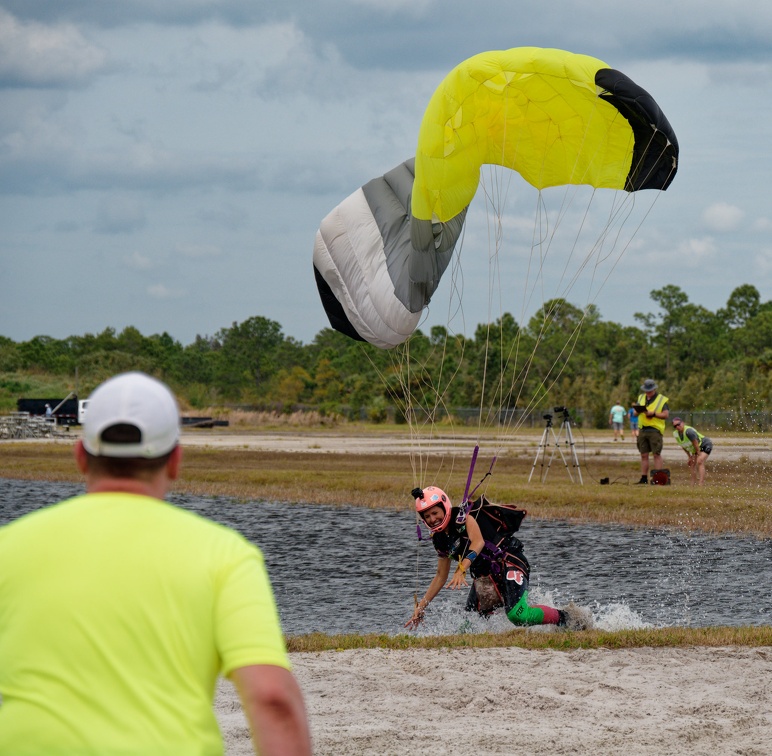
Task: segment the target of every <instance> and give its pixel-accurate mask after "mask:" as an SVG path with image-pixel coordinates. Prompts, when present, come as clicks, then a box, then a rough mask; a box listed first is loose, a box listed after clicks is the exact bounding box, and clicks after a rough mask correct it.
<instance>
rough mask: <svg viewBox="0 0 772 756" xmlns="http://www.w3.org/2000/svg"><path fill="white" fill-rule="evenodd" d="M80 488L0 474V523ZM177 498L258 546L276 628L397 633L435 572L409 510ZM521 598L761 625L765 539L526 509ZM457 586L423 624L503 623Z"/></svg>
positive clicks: (698, 622)
mask: <svg viewBox="0 0 772 756" xmlns="http://www.w3.org/2000/svg"><path fill="white" fill-rule="evenodd" d="M82 492H83V487H82V486H80V485H76V484H65V483H48V482H39V481H15V480H0V525H2V524H5V523H7V522H10V521H11V520H13V519H15V518H17V517H20V516H21V515H23V514H25V513H26V512H29V511H32V510H34V509H37V508H39V507H44V506H48V505H49V504H52V503H55V502H56V501H59V500H61V499H64V498H68V497H70V496H74V495H77V494H79V493H82ZM169 500H170V501H172V502H174V503H175V504H177V505H179V506H181V507H184V508H186V509H190V510H192V511H195V512H198V513H199V514H201V515H203V516H205V517H208V518H210V519H212V520H215V521H217V522H220V523H223V524H225V525H229V526H231V527H233V528H235V529H236V530H238V531H240V532H241V533H242V534H243V535H244V536H245V537H246V538H248V539H249V540H250V541H252V542H253V543H255V544H257V545H258V546H259V547H260V548H261V549H262V551H263V554H264V555H265V560H266V564H267V566H268V571H269V573H270V576H271V582H272V583H273V586H274V591H275V594H276V601H277V603H278V606H279V612H280V615H281V619H282V625H283V627H284V631H285V633H287V634H288V635H298V634H302V633H309V632H315V631H319V632H323V633H329V634H335V633H385V634H396V633H400V632H404V631H403V623H404V622H405V621H406V620H407V618H408V617H409V616H410V615H411V614H412V607H413V596H414V594H415V593H416V592H417V593H418V596H419V598H420V597H421V596H422V595H423V593H424V591H425V590H426V587H427V585H428V584H429V582H430V580H431V578H432V577H433V575H434V569H435V566H436V557H435V552H434V549H433V548H432V546H431V543H429V542H428V541H421V542H419V541H418V540H417V539H416V530H415V516H414V514H413V513H412V512H411V511H410V510H409V509H408V508H407V506H406V508H405V510H404V511H385V510H370V509H361V508H356V507H348V506H346V507H331V506H321V505H302V504H278V503H275V502H266V501H249V502H240V501H235V500H233V499H229V498H225V497H198V496H189V495H179V494H178V495H171V496H170V497H169ZM519 535H520V538H521V540H522V541H523V543H524V544H525V552H526V555H527V556H528V559H529V561H530V562H531V568H532V573H531V601H532V603H550V604H552V605H553V606H563V605H565V604H566V603H568V602H569V601H572V600H573V601H575V602H576V603H578V604H581V605H583V606H586V607H588V608H590V609H591V610H592V612H593V615H594V617H595V621H596V625H597V626H598V627H601V628H603V629H607V630H618V629H624V628H641V627H659V626H667V625H671V626H686V627H703V626H708V625H732V626H739V625H768V624H770V622H771V621H772V616H771V613H772V541H770V540H769V539H758V540H757V539H753V538H744V537H738V536H731V535H722V536H708V535H695V534H685V533H681V532H677V531H670V530H668V531H664V530H652V529H635V528H628V527H622V526H614V525H576V524H572V523H566V522H556V521H548V520H538V519H534V518H532V517H528V518H526V520H525V521H524V523H523V526H522V528H521V529H520V534H519ZM465 595H466V594H465V592H463V593H462V592H456V591H443V593H442V594H441V595H440V596H438V597H437V598H436V599H435V600H434V602H432V605H431V607H430V609H429V611H428V612H427V621H426V623H425V625H424V626H423V628H422V629H421V631H420V632H421V633H422V634H439V633H451V632H457V631H459V630H461V629H463V630H465V631H468V632H476V631H483V630H492V631H499V630H501V631H503V630H508V629H511V627H512V625H511V624H510V623H509V622H508V621H507V619H506V617H505V616H504V615H503V614H502V613H501V612H498V613H497V615H495V616H494V617H492V618H491V619H490V620H483V619H481V618H478V617H476V616H474V615H470V614H468V613H466V612H464V611H463V605H464V599H465Z"/></svg>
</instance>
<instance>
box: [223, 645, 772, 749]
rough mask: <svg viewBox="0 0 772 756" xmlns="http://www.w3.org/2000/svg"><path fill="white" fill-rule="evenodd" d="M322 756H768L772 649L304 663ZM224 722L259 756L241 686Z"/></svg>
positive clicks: (407, 654) (226, 730)
mask: <svg viewBox="0 0 772 756" xmlns="http://www.w3.org/2000/svg"><path fill="white" fill-rule="evenodd" d="M292 662H293V665H294V671H295V674H296V676H297V678H298V680H299V682H300V685H301V687H302V688H303V691H304V695H305V698H306V706H307V708H308V715H309V719H310V722H311V732H312V737H313V741H314V748H315V751H314V752H315V753H316V754H319V755H320V756H321V755H324V754H329V755H330V756H332V755H333V754H334V755H335V756H345V755H346V754H351V755H352V756H353V755H354V754H356V755H357V756H367V755H368V754H372V755H373V756H375V755H376V754H378V756H382V755H389V756H391V755H394V756H398V755H400V754H405V755H406V756H407V755H408V754H410V755H411V756H421V755H426V756H430V755H434V754H436V755H437V756H445V755H446V754H448V753H453V754H459V755H461V756H463V755H465V754H479V755H480V756H483V755H486V756H487V755H488V754H510V755H511V754H513V753H520V754H529V756H533V755H538V754H545V755H546V754H577V753H592V754H621V753H624V754H626V756H631V755H633V754H652V755H654V754H657V755H658V756H662V755H663V754H729V753H732V754H746V755H750V754H759V755H761V754H769V753H772V648H753V649H749V648H719V649H716V648H687V649H683V648H676V649H646V648H644V649H630V650H622V651H619V650H615V651H610V650H603V649H600V650H578V651H569V652H562V651H529V650H524V649H519V648H494V649H447V650H425V649H421V650H407V651H389V650H381V649H372V650H361V651H341V652H334V651H330V652H323V653H304V654H293V655H292ZM216 710H217V715H218V719H219V721H220V724H221V727H222V728H223V734H224V736H225V738H226V742H227V753H228V754H229V756H236V755H239V754H249V753H251V750H250V748H251V747H250V743H249V739H248V734H247V728H246V725H245V723H244V719H243V716H242V714H241V712H240V708H239V705H238V697H237V696H236V694H235V692H234V690H233V687H232V686H231V685H230V683H227V682H223V683H221V685H220V688H219V689H218V695H217V700H216Z"/></svg>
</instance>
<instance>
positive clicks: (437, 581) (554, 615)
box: [405, 486, 592, 630]
mask: <svg viewBox="0 0 772 756" xmlns="http://www.w3.org/2000/svg"><path fill="white" fill-rule="evenodd" d="M412 493H413V496H414V497H415V507H416V512H418V514H419V515H420V517H421V519H422V520H423V522H424V523H425V524H426V526H427V527H428V528H429V530H430V531H431V538H432V544H433V546H434V548H435V550H436V552H437V572H436V574H435V576H434V579H433V580H432V582H431V583H430V584H429V587H428V588H427V590H426V593H425V594H424V596H423V598H422V599H421V600H420V601H418V602H417V604H416V606H415V611H414V612H413V616H412V617H411V618H410V619H409V620H408V621H407V622H406V623H405V627H407V628H408V629H411V630H414V629H415V628H417V627H418V626H419V625H420V624H421V622H423V619H424V613H425V611H426V607H427V606H428V605H429V603H430V602H431V601H432V599H434V597H435V596H437V594H438V593H439V592H440V591H441V590H442V588H443V587H445V586H446V585H447V587H448V588H450V589H453V590H455V589H458V588H462V587H466V586H468V585H469V584H468V583H467V581H466V573H467V572H469V575H470V576H471V578H472V581H473V584H472V586H471V588H470V589H469V594H468V596H467V601H466V610H467V611H476V612H477V613H478V614H480V616H482V617H487V616H489V615H490V614H492V613H493V612H494V611H495V610H496V609H498V608H500V607H502V606H503V607H504V609H505V611H506V614H507V618H508V619H509V621H510V622H512V624H514V625H518V626H523V625H558V626H565V627H567V628H568V629H569V630H584V629H588V628H589V627H591V626H592V617H591V615H590V614H589V612H587V611H586V610H584V609H581V608H580V607H577V606H575V605H574V604H570V605H569V606H568V607H566V609H555V608H553V607H551V606H544V605H541V604H535V605H533V606H531V605H529V603H528V581H529V576H530V573H531V568H530V565H529V563H528V560H527V559H526V557H525V554H524V553H523V544H522V543H521V542H520V540H519V539H518V538H516V537H515V535H514V533H515V531H516V530H517V529H518V528H519V526H520V522H521V521H522V519H523V517H524V516H525V514H526V512H525V510H522V509H516V508H515V507H508V506H497V505H494V504H490V503H489V502H488V501H487V500H486V499H485V498H484V497H480V498H479V499H478V500H477V501H475V502H474V503H473V505H472V507H471V509H470V511H469V512H468V513H466V514H464V512H463V511H462V510H461V509H460V508H459V507H454V506H453V505H452V503H451V501H450V498H449V497H448V495H447V494H446V493H445V492H444V491H443V490H442V489H440V488H437V487H436V486H428V487H427V488H425V489H424V490H421V489H420V488H416V489H414V490H413V492H412ZM452 560H457V561H458V567H457V568H456V571H455V572H454V573H453V577H452V578H451V579H450V582H448V575H449V574H450V564H451V561H452Z"/></svg>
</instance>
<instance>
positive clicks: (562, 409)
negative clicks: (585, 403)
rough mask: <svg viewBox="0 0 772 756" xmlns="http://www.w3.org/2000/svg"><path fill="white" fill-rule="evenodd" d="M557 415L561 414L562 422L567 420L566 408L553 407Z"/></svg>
mask: <svg viewBox="0 0 772 756" xmlns="http://www.w3.org/2000/svg"><path fill="white" fill-rule="evenodd" d="M552 409H553V410H554V411H555V412H556V413H557V414H558V415H560V414H562V415H563V419H564V420H568V417H569V415H568V407H553V408H552Z"/></svg>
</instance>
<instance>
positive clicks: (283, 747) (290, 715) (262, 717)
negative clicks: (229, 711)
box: [229, 664, 311, 756]
mask: <svg viewBox="0 0 772 756" xmlns="http://www.w3.org/2000/svg"><path fill="white" fill-rule="evenodd" d="M229 677H230V679H231V681H232V682H233V684H234V685H235V686H236V690H237V691H238V693H239V697H240V698H241V705H242V707H243V708H244V714H245V715H246V717H247V721H248V722H249V729H250V730H251V732H252V742H253V743H254V746H255V752H256V753H259V754H260V756H310V754H311V735H310V732H309V728H308V720H307V718H306V709H305V705H304V703H303V694H302V693H301V691H300V686H299V685H298V683H297V680H295V677H294V675H293V674H292V673H291V672H290V671H289V670H287V669H284V668H283V667H276V666H273V665H269V664H259V665H258V664H253V665H250V666H247V667H239V668H238V669H234V670H233V671H232V672H231V673H230V675H229Z"/></svg>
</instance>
